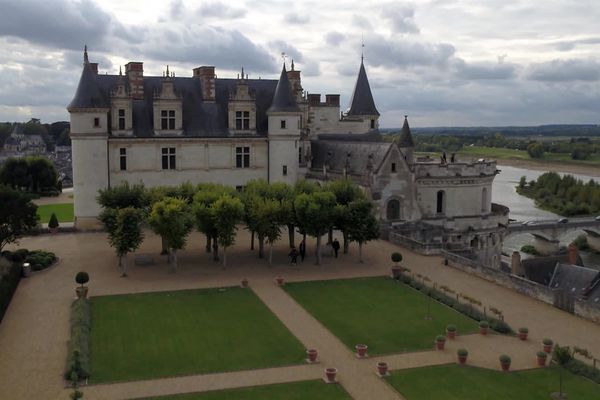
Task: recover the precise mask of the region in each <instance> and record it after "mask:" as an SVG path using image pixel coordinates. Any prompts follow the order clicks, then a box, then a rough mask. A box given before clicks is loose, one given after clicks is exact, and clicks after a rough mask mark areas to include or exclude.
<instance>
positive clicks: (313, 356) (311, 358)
mask: <svg viewBox="0 0 600 400" xmlns="http://www.w3.org/2000/svg"><path fill="white" fill-rule="evenodd" d="M318 355H319V352H318V351H317V350H316V349H308V350H306V356H307V357H308V362H309V363H311V364H312V363H316V362H317V357H318Z"/></svg>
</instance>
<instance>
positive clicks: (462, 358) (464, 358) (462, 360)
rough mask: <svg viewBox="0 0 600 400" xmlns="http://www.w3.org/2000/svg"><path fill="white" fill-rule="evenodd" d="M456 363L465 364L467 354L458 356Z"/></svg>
mask: <svg viewBox="0 0 600 400" xmlns="http://www.w3.org/2000/svg"><path fill="white" fill-rule="evenodd" d="M458 363H459V364H460V365H465V364H466V363H467V356H458Z"/></svg>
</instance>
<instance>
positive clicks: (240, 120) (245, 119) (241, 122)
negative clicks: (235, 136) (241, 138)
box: [235, 111, 250, 131]
mask: <svg viewBox="0 0 600 400" xmlns="http://www.w3.org/2000/svg"><path fill="white" fill-rule="evenodd" d="M235 129H237V130H242V129H243V130H246V131H247V130H249V129H250V111H236V112H235Z"/></svg>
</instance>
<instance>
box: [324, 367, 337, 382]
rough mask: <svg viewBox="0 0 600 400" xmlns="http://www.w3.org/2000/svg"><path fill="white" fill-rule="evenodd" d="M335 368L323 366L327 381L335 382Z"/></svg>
mask: <svg viewBox="0 0 600 400" xmlns="http://www.w3.org/2000/svg"><path fill="white" fill-rule="evenodd" d="M337 372H338V370H337V368H325V376H326V377H327V383H335V377H336V375H337Z"/></svg>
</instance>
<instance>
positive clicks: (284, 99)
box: [267, 64, 300, 112]
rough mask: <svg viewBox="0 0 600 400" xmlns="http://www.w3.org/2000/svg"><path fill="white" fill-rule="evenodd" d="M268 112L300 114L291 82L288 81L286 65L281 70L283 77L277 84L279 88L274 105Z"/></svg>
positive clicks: (276, 90)
mask: <svg viewBox="0 0 600 400" xmlns="http://www.w3.org/2000/svg"><path fill="white" fill-rule="evenodd" d="M267 111H268V112H300V108H298V104H296V100H294V96H293V94H292V89H291V87H290V81H289V80H288V76H287V71H286V70H285V64H283V68H282V69H281V76H280V77H279V81H278V82H277V88H276V89H275V95H274V96H273V103H272V104H271V107H269V109H268V110H267Z"/></svg>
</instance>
